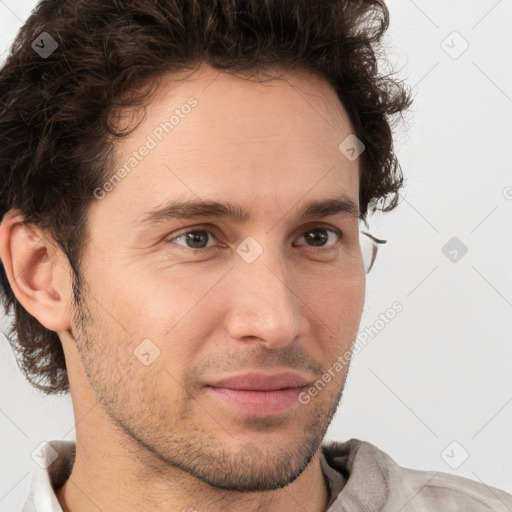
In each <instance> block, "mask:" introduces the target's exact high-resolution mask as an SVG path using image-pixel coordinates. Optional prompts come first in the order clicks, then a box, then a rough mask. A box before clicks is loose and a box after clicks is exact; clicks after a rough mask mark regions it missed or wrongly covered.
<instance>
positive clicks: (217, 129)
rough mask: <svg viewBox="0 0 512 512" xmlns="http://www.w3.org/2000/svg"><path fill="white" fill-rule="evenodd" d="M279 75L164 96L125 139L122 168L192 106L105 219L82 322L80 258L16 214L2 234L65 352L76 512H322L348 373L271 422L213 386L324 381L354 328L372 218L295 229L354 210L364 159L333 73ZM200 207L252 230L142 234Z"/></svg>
mask: <svg viewBox="0 0 512 512" xmlns="http://www.w3.org/2000/svg"><path fill="white" fill-rule="evenodd" d="M280 76H281V79H279V80H273V81H270V82H265V83H257V82H255V81H247V80H242V79H240V78H239V77H233V76H230V75H228V74H226V73H224V72H221V71H218V70H214V69H212V68H209V67H207V66H203V67H201V68H200V69H199V71H197V72H196V73H194V75H192V76H189V77H188V78H187V79H186V80H183V81H180V82H176V83H174V82H173V80H172V78H170V79H169V80H167V81H165V82H163V84H162V86H161V88H160V89H159V91H158V94H157V95H156V96H155V97H154V98H152V100H151V102H150V103H149V105H148V108H147V115H146V118H145V120H144V122H143V123H142V124H141V125H140V126H139V127H138V128H137V129H136V130H135V132H134V133H133V134H132V135H131V136H130V137H129V138H127V139H125V140H123V141H122V142H120V143H118V146H117V147H118V152H119V154H118V157H119V158H118V164H119V167H121V166H122V165H124V163H125V162H126V161H127V159H128V158H129V156H130V155H132V154H133V152H134V151H137V150H138V149H139V148H140V147H141V146H142V145H143V144H144V143H145V141H146V138H147V136H148V135H150V134H151V133H152V130H154V129H155V127H157V126H158V125H159V123H160V122H162V121H165V120H167V119H168V118H169V116H170V115H171V113H172V111H174V110H175V109H176V108H179V107H180V106H182V105H184V104H186V103H187V100H188V99H189V98H190V97H194V98H195V99H196V100H197V106H195V107H194V108H193V109H192V110H191V112H190V113H189V114H188V115H186V116H184V117H183V118H181V119H180V122H179V124H178V125H177V126H175V127H174V129H173V130H172V132H170V133H168V134H165V135H164V137H163V138H162V141H160V142H158V145H157V146H156V147H155V148H153V149H151V151H149V153H148V154H147V156H145V157H144V158H143V159H142V160H141V161H140V162H139V163H138V164H137V166H136V167H135V168H134V169H133V170H132V171H131V172H130V173H129V174H128V175H127V176H126V177H124V178H123V179H122V181H121V182H120V183H119V184H117V185H116V186H115V187H114V188H113V189H112V190H111V191H108V192H107V193H106V194H105V195H104V197H103V198H102V199H101V200H97V201H95V202H94V203H93V205H92V206H91V209H90V213H89V223H90V226H91V238H90V241H89V244H88V245H87V247H86V251H85V256H84V260H83V266H82V275H83V276H84V280H85V282H86V286H85V288H84V289H83V290H82V291H81V297H82V301H83V303H82V309H81V310H79V311H72V308H71V305H72V288H71V286H72V282H71V277H70V270H69V264H68V262H67V260H66V258H65V257H64V255H63V254H62V253H61V252H60V251H59V250H57V248H56V247H55V245H54V244H52V242H51V239H49V238H48V237H47V236H46V234H45V233H44V231H42V230H40V229H39V228H37V227H34V226H32V227H30V226H24V225H23V224H20V220H22V217H21V216H19V215H15V213H13V214H12V215H11V214H9V215H7V216H6V217H5V219H4V221H3V224H2V226H1V230H0V241H1V243H0V251H1V252H0V255H1V257H2V261H3V262H4V265H5V267H6V272H7V275H8V278H9V281H10V283H11V286H12V288H13V290H14V293H15V294H16V296H17V297H18V299H19V300H20V302H21V303H22V304H23V306H24V307H25V308H26V309H27V310H28V311H29V312H30V313H31V314H32V315H33V316H35V317H36V318H37V319H38V320H39V321H40V322H41V323H42V324H43V325H45V326H46V327H47V328H49V329H52V330H54V331H56V332H58V334H59V337H60V339H61V340H62V343H63V347H64V351H65V355H66V363H67V368H68V374H69V380H70V386H71V396H72V400H73V407H74V413H75V419H76V441H77V455H76V461H75V464H74V467H73V470H72V473H71V476H70V478H69V480H68V481H67V483H66V484H65V485H64V486H63V487H62V488H61V489H60V490H59V492H58V498H59V501H60V502H61V504H62V508H63V510H65V511H66V510H70V511H72V512H79V511H85V510H88V511H90V510H97V509H99V510H109V511H111V512H117V511H124V510H138V511H142V512H143V511H150V510H151V511H164V510H166V511H168V510H172V511H192V510H197V511H198V512H200V511H206V510H208V511H209V512H217V511H219V512H220V511H225V510H244V511H246V512H252V511H268V510H272V511H277V512H279V511H287V512H288V511H290V510H304V511H308V512H310V511H311V512H319V511H323V510H326V507H327V502H328V498H329V497H328V493H327V487H326V482H325V479H324V476H323V473H322V471H321V467H320V459H319V448H320V443H321V442H322V440H323V438H324V435H325V433H326V431H327V428H328V426H329V424H330V422H331V420H332V418H333V416H334V414H335V412H336V410H337V407H338V405H339V402H340V399H341V396H342V391H343V387H344V384H345V380H346V376H347V372H348V365H344V367H343V369H342V370H341V371H339V372H337V373H335V375H334V378H332V379H331V380H330V382H328V383H327V384H326V385H325V387H323V388H322V389H321V391H319V392H318V394H317V396H314V397H311V400H310V401H309V403H307V404H300V403H295V404H294V405H293V406H292V407H291V408H289V409H287V410H286V411H285V412H284V413H282V414H279V415H273V416H268V417H254V416H251V415H249V414H244V413H241V412H237V411H235V410H233V409H230V408H229V407H228V406H226V405H225V404H223V403H221V402H220V401H218V400H216V399H214V398H212V397H210V396H209V395H208V394H207V393H206V389H205V383H206V382H207V381H208V380H212V379H219V378H221V377H223V376H227V375H228V374H234V373H241V372H244V371H248V370H251V369H259V370H261V371H267V372H271V371H277V370H282V369H293V370H295V371H297V372H299V373H301V374H303V375H305V376H307V378H308V380H309V382H311V383H314V382H316V381H317V380H318V379H321V378H322V375H324V373H325V372H326V370H327V368H329V367H332V365H333V364H334V362H335V361H336V359H337V358H338V357H339V356H340V355H342V354H344V353H345V352H346V350H348V349H350V348H351V347H352V345H353V341H354V339H355V337H356V335H357V331H358V328H359V322H360V318H361V313H362V309H363V303H364V292H365V275H364V267H363V260H362V256H361V252H360V249H359V234H358V220H357V217H354V216H350V215H348V214H338V215H333V216H329V217H325V218H320V217H319V218H311V219H300V218H298V217H297V212H298V209H299V208H300V207H301V206H302V205H303V204H305V203H306V202H308V201H310V200H313V199H326V198H330V197H333V196H337V195H340V194H344V195H345V196H346V197H348V198H350V199H351V200H353V201H354V202H355V203H356V204H358V194H359V169H358V165H359V164H358V160H355V161H350V160H349V159H347V158H345V157H344V156H343V154H342V153H341V152H340V151H339V149H338V146H339V144H340V143H341V142H342V141H343V140H344V139H345V138H346V137H347V136H348V135H349V134H350V133H351V126H350V122H349V120H348V117H347V114H346V112H345V110H344V108H343V107H342V105H341V104H340V102H339V100H338V98H337V96H336V94H335V92H334V90H333V89H332V87H331V86H330V85H329V84H328V82H326V81H324V80H323V79H322V78H319V77H316V76H314V75H312V74H309V73H305V72H295V73H291V72H287V71H286V72H285V71H283V72H282V74H281V75H280ZM198 198H200V199H209V200H216V201H233V202H238V203H240V204H241V205H243V206H244V207H247V208H249V209H251V210H252V212H253V217H252V218H251V219H250V220H249V221H247V222H239V221H235V220H231V219H228V218H200V219H188V220H170V221H165V222H160V223H159V224H156V225H153V226H142V225H138V224H137V219H139V218H140V217H141V216H142V215H144V214H145V212H146V211H147V210H149V209H151V208H153V207H156V206H158V205H161V204H163V203H164V202H166V201H168V200H186V199H198ZM192 228H193V229H206V230H209V231H211V232H212V234H211V235H210V236H209V237H207V235H206V234H204V233H203V235H202V236H203V237H204V244H203V245H208V246H209V247H212V248H211V249H209V251H207V252H205V253H203V254H200V255H194V254H193V249H191V248H190V247H194V246H193V245H192V244H190V245H187V243H186V240H185V237H181V238H180V239H178V240H176V238H174V237H176V236H178V235H179V234H183V233H186V232H187V230H188V231H190V230H191V229H192ZM312 228H324V229H325V228H328V229H333V228H334V229H339V230H341V231H342V233H343V235H342V237H341V238H340V237H338V236H337V235H336V234H335V233H334V232H329V231H323V230H322V229H320V232H319V234H320V235H322V234H326V235H327V234H329V239H328V241H326V243H325V245H326V246H329V245H330V246H331V247H332V248H331V250H330V251H329V252H324V253H322V252H321V251H320V247H318V246H315V245H312V244H311V242H309V243H308V240H307V239H306V238H305V237H303V236H302V235H303V234H304V233H306V232H308V230H309V229H312ZM249 236H251V237H253V238H254V239H255V240H256V241H257V243H258V244H259V246H260V247H261V248H262V249H263V252H262V254H261V255H260V256H259V257H258V258H257V259H256V260H255V261H254V262H252V263H248V262H247V261H245V260H244V259H243V258H242V257H241V256H240V255H239V254H238V253H237V252H236V249H237V247H238V246H239V245H240V244H241V242H242V241H243V240H244V239H245V238H247V237H249ZM171 238H173V241H172V242H171V241H170V240H171ZM200 240H202V239H201V238H200ZM292 242H296V244H297V245H296V246H292ZM198 247H199V246H198ZM145 339H149V340H151V344H152V345H148V346H149V347H150V349H149V351H150V354H151V356H150V357H151V358H153V357H154V355H155V354H156V353H157V352H156V351H157V350H158V351H159V355H158V357H156V358H155V359H154V360H153V361H152V362H151V364H148V365H145V364H143V363H142V362H141V361H140V360H139V358H137V357H136V355H135V354H134V351H137V347H139V346H140V344H141V342H142V341H143V340H145ZM146 343H147V342H146ZM154 347H158V348H157V349H155V348H154ZM139 352H140V351H139ZM146 352H147V350H146ZM146 358H147V357H146Z"/></svg>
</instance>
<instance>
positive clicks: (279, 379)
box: [207, 371, 309, 391]
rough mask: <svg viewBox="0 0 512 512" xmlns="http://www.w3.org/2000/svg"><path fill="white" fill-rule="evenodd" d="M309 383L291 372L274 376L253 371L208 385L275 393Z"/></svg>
mask: <svg viewBox="0 0 512 512" xmlns="http://www.w3.org/2000/svg"><path fill="white" fill-rule="evenodd" d="M308 382H309V381H308V380H307V379H305V378H304V377H303V376H302V375H299V374H298V373H293V372H289V371H288V372H280V373H274V374H269V373H261V372H255V371H253V372H248V373H243V374H238V375H232V376H231V377H225V378H223V379H220V380H217V381H215V382H208V383H207V385H208V386H211V387H214V388H229V389H240V390H255V391H273V390H276V389H285V388H298V387H303V386H307V385H308Z"/></svg>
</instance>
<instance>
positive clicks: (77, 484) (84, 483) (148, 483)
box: [56, 435, 330, 512]
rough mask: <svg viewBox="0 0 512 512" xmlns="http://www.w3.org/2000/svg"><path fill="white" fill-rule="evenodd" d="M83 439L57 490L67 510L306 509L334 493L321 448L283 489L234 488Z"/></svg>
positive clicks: (315, 509)
mask: <svg viewBox="0 0 512 512" xmlns="http://www.w3.org/2000/svg"><path fill="white" fill-rule="evenodd" d="M79 440H80V438H79V437H78V435H77V449H76V458H75V463H74V465H73V469H72V471H71V474H70V476H69V478H68V480H67V481H66V482H65V484H64V485H63V486H62V487H61V488H60V489H58V491H57V492H56V495H57V498H58V500H59V502H60V504H61V507H62V510H63V511H64V512H85V511H90V510H109V511H110V512H121V511H123V512H124V511H125V510H138V511H140V512H146V511H148V512H149V511H152V512H160V511H162V512H163V511H170V510H172V511H173V512H174V511H180V512H181V511H183V512H197V511H201V510H208V511H209V512H223V511H225V510H244V512H260V511H267V510H272V511H275V512H285V511H286V512H288V511H289V510H297V509H301V508H302V507H303V506H304V505H303V504H304V503H307V504H308V505H307V510H308V512H325V511H326V510H327V506H328V502H329V498H330V496H329V491H328V484H327V480H326V477H325V475H324V474H323V471H322V467H321V463H320V451H318V452H317V453H316V454H315V456H314V457H313V459H312V460H311V462H310V464H309V465H308V466H307V467H306V469H305V470H304V471H303V472H302V473H301V475H300V476H299V477H298V478H297V479H296V480H294V481H293V482H292V483H290V484H289V485H287V486H286V487H284V488H282V489H277V490H273V491H263V492H235V491H229V490H224V489H218V488H213V487H211V486H209V485H208V484H206V483H204V482H202V481H200V480H198V479H196V478H195V477H193V476H192V475H189V474H188V473H185V472H183V471H181V470H180V469H178V468H176V467H169V466H168V465H165V464H164V463H163V462H162V461H159V462H156V461H153V464H144V461H143V459H138V458H134V459H132V460H130V461H129V464H127V462H128V460H127V459H126V453H125V454H123V455H122V454H120V453H119V452H118V451H117V450H116V449H114V446H112V449H110V450H107V451H105V447H102V448H101V449H94V447H91V446H90V443H86V444H84V443H80V441H79ZM116 452H117V453H116ZM141 475H144V477H141Z"/></svg>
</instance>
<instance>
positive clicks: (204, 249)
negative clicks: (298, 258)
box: [166, 226, 343, 254]
mask: <svg viewBox="0 0 512 512" xmlns="http://www.w3.org/2000/svg"><path fill="white" fill-rule="evenodd" d="M316 229H323V230H325V231H330V232H331V233H334V234H335V235H338V237H339V238H340V239H341V238H343V234H342V232H341V231H340V230H339V229H336V228H332V227H325V226H314V227H311V228H309V229H307V230H306V231H304V232H303V233H302V234H301V236H302V235H304V234H305V233H308V232H309V231H314V230H316ZM198 232H199V233H203V232H204V233H208V234H209V235H211V236H212V237H213V238H216V237H215V234H214V233H213V232H212V231H211V230H209V229H206V228H201V227H198V228H194V229H189V230H188V231H183V232H182V233H179V234H178V235H175V236H173V237H172V238H168V239H167V240H166V241H167V242H168V243H173V240H176V239H177V238H179V237H182V236H184V235H188V234H190V233H198ZM177 245H178V246H179V247H181V248H182V249H184V250H186V251H187V252H189V251H191V252H192V254H203V253H205V252H207V251H210V250H212V249H216V247H202V248H201V249H194V248H193V247H186V246H183V245H179V244H177ZM336 245H337V244H333V245H331V246H328V247H321V246H320V247H316V248H315V247H314V246H308V247H310V248H311V249H314V250H315V252H320V253H322V252H330V251H332V250H334V249H335V248H336Z"/></svg>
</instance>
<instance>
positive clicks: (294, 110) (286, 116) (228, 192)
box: [103, 67, 359, 219]
mask: <svg viewBox="0 0 512 512" xmlns="http://www.w3.org/2000/svg"><path fill="white" fill-rule="evenodd" d="M274 76H275V77H277V78H276V79H273V80H268V81H263V82H260V81H258V80H256V79H244V78H241V77H239V76H233V75H230V74H228V73H225V72H222V71H219V70H215V69H213V68H210V67H202V68H200V69H198V70H197V71H196V72H194V73H192V74H191V73H190V72H189V73H187V74H182V75H180V76H178V77H173V76H169V77H166V78H164V79H162V80H161V82H160V86H159V89H158V90H157V92H156V94H155V95H154V96H153V97H152V98H151V99H150V101H149V103H148V104H147V107H146V114H145V117H144V120H143V122H142V123H140V124H139V125H138V127H137V129H136V130H135V131H134V132H133V133H132V134H131V135H130V136H129V137H127V138H125V139H122V140H121V142H120V143H118V144H117V146H116V149H117V162H116V164H117V165H116V169H114V172H116V170H119V169H121V168H124V169H125V172H123V173H122V174H123V177H122V179H121V180H117V181H118V183H117V184H116V185H115V186H114V187H111V188H112V190H111V191H109V192H108V194H107V195H106V200H107V201H109V203H110V205H112V206H113V207H114V208H115V209H117V210H118V211H123V212H124V213H125V214H126V213H131V212H133V216H132V219H135V218H139V219H140V218H141V216H142V215H143V214H144V212H146V211H148V210H150V209H151V207H154V206H157V205H159V204H162V203H163V202H166V201H169V200H170V199H173V198H174V199H179V200H185V199H203V198H207V199H211V200H215V201H221V200H225V199H226V198H229V199H233V201H235V202H238V203H241V204H250V205H253V206H254V208H253V209H255V210H264V211H266V212H267V213H268V214H270V213H271V212H272V210H276V209H279V208H278V207H279V203H283V204H282V206H283V207H284V206H285V205H286V204H287V203H289V202H293V203H294V204H297V203H299V202H300V200H301V198H305V199H318V198H321V197H333V196H340V195H344V196H347V197H348V198H350V197H351V198H352V199H353V200H354V201H355V202H357V198H358V185H359V161H358V160H355V161H350V160H349V159H347V158H346V157H345V156H344V155H343V154H342V152H341V151H340V149H339V146H340V144H341V143H342V142H343V140H344V139H346V137H347V136H349V135H350V134H351V133H352V127H351V123H350V120H349V118H348V115H347V113H346V110H345V109H344V107H343V105H342V104H341V102H340V101H339V99H338V97H337V95H336V93H335V91H334V89H333V87H332V86H331V85H330V84H329V83H328V82H327V81H326V80H324V79H322V78H321V77H318V76H316V75H315V74H312V73H306V72H302V71H301V72H289V71H285V70H280V71H279V72H277V73H275V74H274ZM144 147H145V148H150V149H144ZM143 150H144V151H143ZM141 153H144V155H143V156H142V157H141ZM310 193H311V194H310ZM308 194H310V196H309V197H306V196H308ZM276 201H278V203H277V204H276ZM103 204H105V203H103ZM299 206H300V205H299Z"/></svg>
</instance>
